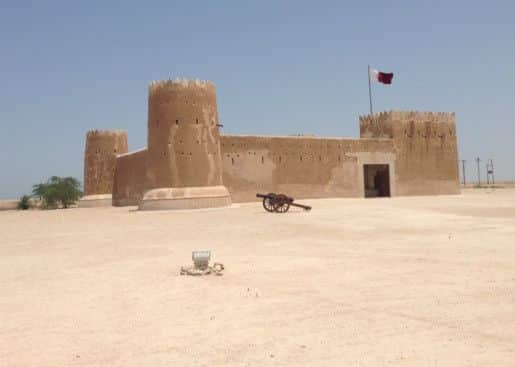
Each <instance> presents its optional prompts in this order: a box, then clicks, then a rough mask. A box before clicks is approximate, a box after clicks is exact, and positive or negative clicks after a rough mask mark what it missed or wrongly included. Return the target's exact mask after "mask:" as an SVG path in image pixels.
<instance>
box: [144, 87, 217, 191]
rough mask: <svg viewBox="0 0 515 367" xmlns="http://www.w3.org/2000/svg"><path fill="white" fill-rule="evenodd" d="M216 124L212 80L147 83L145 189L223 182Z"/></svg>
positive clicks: (211, 184)
mask: <svg viewBox="0 0 515 367" xmlns="http://www.w3.org/2000/svg"><path fill="white" fill-rule="evenodd" d="M218 125H219V122H218V112H217V106H216V91H215V86H214V84H212V83H211V82H208V81H195V80H178V81H173V80H167V81H160V82H155V83H152V84H151V85H150V88H149V98H148V159H147V173H146V181H145V190H150V189H154V188H164V187H168V188H170V187H174V188H175V187H201V186H217V185H222V169H221V160H220V144H219V142H220V138H219V126H218Z"/></svg>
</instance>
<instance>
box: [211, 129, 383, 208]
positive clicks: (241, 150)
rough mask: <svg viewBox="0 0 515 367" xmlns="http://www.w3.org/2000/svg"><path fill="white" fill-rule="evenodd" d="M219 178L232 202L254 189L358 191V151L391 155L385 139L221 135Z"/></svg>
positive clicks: (302, 193) (249, 196) (319, 193)
mask: <svg viewBox="0 0 515 367" xmlns="http://www.w3.org/2000/svg"><path fill="white" fill-rule="evenodd" d="M221 149H222V162H223V182H224V185H225V186H226V187H227V189H228V190H229V192H230V194H231V198H232V200H233V201H235V202H243V201H253V200H256V197H255V195H256V193H257V192H261V193H267V192H276V193H279V192H280V193H285V194H288V195H290V196H293V197H295V198H315V197H356V196H361V193H362V192H363V189H362V188H361V187H359V180H358V178H359V172H360V167H359V165H358V160H359V157H358V156H359V154H360V152H363V151H365V152H374V153H377V156H376V159H377V160H378V161H379V162H380V163H384V161H385V160H388V159H391V153H392V150H393V145H392V141H391V140H390V139H339V138H319V137H265V136H235V135H224V136H222V137H221Z"/></svg>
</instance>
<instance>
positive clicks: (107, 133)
mask: <svg viewBox="0 0 515 367" xmlns="http://www.w3.org/2000/svg"><path fill="white" fill-rule="evenodd" d="M126 135H127V131H125V130H89V131H88V132H87V133H86V138H92V137H101V136H126Z"/></svg>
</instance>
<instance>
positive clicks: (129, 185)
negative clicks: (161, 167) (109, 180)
mask: <svg viewBox="0 0 515 367" xmlns="http://www.w3.org/2000/svg"><path fill="white" fill-rule="evenodd" d="M146 163H147V149H140V150H137V151H134V152H130V153H125V154H120V155H119V156H118V157H116V166H115V170H114V181H113V198H112V200H113V205H114V206H127V205H138V203H139V201H140V200H141V198H142V196H143V186H144V183H145V172H146Z"/></svg>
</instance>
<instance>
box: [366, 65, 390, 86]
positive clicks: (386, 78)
mask: <svg viewBox="0 0 515 367" xmlns="http://www.w3.org/2000/svg"><path fill="white" fill-rule="evenodd" d="M369 73H370V79H372V80H375V81H376V82H379V83H383V84H392V79H393V73H383V72H382V71H379V70H376V69H372V68H370V71H369Z"/></svg>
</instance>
